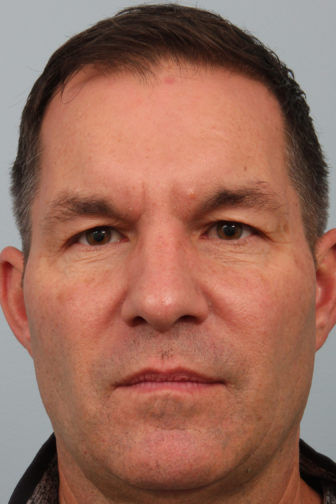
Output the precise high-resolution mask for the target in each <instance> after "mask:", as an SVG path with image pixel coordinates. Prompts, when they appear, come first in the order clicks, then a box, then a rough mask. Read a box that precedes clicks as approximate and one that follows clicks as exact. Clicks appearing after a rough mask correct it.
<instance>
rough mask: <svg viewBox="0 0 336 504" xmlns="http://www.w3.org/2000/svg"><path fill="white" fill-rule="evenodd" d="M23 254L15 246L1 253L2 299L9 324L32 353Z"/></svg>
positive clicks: (0, 284)
mask: <svg viewBox="0 0 336 504" xmlns="http://www.w3.org/2000/svg"><path fill="white" fill-rule="evenodd" d="M23 269H24V261H23V254H22V252H20V251H19V250H18V249H16V248H14V247H7V248H5V249H4V250H3V251H2V252H1V255H0V301H1V306H2V309H3V312H4V314H5V317H6V319H7V322H8V324H9V326H10V327H11V329H12V331H13V333H14V334H15V336H16V338H17V339H18V340H19V342H20V343H21V344H22V345H23V346H24V347H25V348H26V349H27V350H28V352H29V353H30V354H31V344H30V333H29V326H28V320H27V316H26V310H25V305H24V297H23V286H22V275H23Z"/></svg>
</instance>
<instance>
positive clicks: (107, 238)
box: [77, 226, 123, 246]
mask: <svg viewBox="0 0 336 504" xmlns="http://www.w3.org/2000/svg"><path fill="white" fill-rule="evenodd" d="M122 239H123V236H122V235H121V234H120V233H119V231H117V230H116V229H114V228H112V227H110V226H100V227H95V228H92V229H88V230H87V231H84V232H83V233H81V234H80V235H79V237H78V240H77V242H78V243H81V244H82V245H92V246H100V245H106V244H107V243H112V242H120V241H121V240H122Z"/></svg>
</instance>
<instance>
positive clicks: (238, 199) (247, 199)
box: [197, 181, 288, 215]
mask: <svg viewBox="0 0 336 504" xmlns="http://www.w3.org/2000/svg"><path fill="white" fill-rule="evenodd" d="M231 207H242V208H247V209H252V208H253V209H256V210H263V211H268V212H272V213H281V214H283V215H285V214H287V213H288V212H287V208H286V205H285V203H284V202H283V201H281V199H280V198H279V195H278V194H277V193H275V192H274V191H273V189H271V188H270V187H269V186H268V184H266V183H265V182H262V181H259V182H256V183H255V184H253V187H251V186H243V187H239V188H236V189H226V188H225V189H220V190H218V191H216V192H215V194H213V195H211V196H210V197H209V198H208V199H206V200H205V202H204V203H201V204H200V206H199V208H198V209H197V215H204V214H207V213H211V212H214V211H215V210H217V209H219V208H231Z"/></svg>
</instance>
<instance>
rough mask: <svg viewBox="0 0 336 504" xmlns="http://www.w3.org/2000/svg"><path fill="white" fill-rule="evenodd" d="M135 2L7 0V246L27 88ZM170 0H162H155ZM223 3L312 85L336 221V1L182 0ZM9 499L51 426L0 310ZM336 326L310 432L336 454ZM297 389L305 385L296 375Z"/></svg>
mask: <svg viewBox="0 0 336 504" xmlns="http://www.w3.org/2000/svg"><path fill="white" fill-rule="evenodd" d="M137 3H139V2H135V1H132V0H128V1H127V0H120V1H111V0H110V1H108V0H96V1H92V0H91V1H89V0H58V1H57V2H55V1H52V2H51V1H50V0H29V1H28V2H24V1H22V0H1V1H0V7H1V16H0V48H1V49H0V56H1V78H0V86H1V92H0V133H1V135H0V138H1V149H0V167H1V170H0V226H1V227H0V230H1V232H0V247H1V248H2V247H4V246H5V245H9V244H12V245H16V246H19V239H18V235H17V232H16V230H15V226H14V222H13V218H12V216H11V211H10V206H11V204H10V200H9V197H8V179H9V177H8V172H9V166H10V164H11V163H12V161H13V159H14V156H15V150H16V142H17V131H18V124H19V117H20V113H21V110H22V108H23V106H24V103H25V99H26V97H27V94H28V92H29V90H30V88H31V86H32V84H33V82H34V81H35V79H36V78H37V77H38V75H39V74H40V72H41V71H42V69H43V67H44V65H45V63H46V61H47V58H48V57H49V56H50V54H51V53H52V52H53V51H54V50H55V49H56V48H57V47H58V46H59V45H60V44H62V43H63V42H65V41H66V40H67V38H68V37H70V36H71V35H73V34H75V33H76V32H78V31H80V30H82V29H84V28H86V27H88V26H89V25H91V24H93V23H94V22H96V21H98V20H99V19H101V18H103V17H107V16H110V15H112V14H113V13H115V12H116V11H117V10H119V9H121V8H124V7H127V6H129V5H136V4H137ZM152 3H160V2H152ZM180 3H184V4H185V5H192V6H199V7H203V8H208V9H210V10H215V11H217V12H219V13H221V14H222V15H224V16H226V17H228V18H229V19H230V20H231V21H233V22H234V23H236V24H238V25H239V26H241V27H243V28H248V29H249V30H250V31H251V32H253V33H254V34H255V35H257V36H258V37H259V38H260V39H261V40H263V42H265V43H266V44H267V45H269V46H270V47H271V48H272V49H274V50H275V51H276V52H277V53H278V54H279V56H280V57H281V59H283V60H284V61H286V63H287V64H288V65H289V66H290V67H291V68H293V69H294V70H295V76H296V78H297V80H298V81H299V82H300V84H301V86H302V87H303V89H304V90H305V91H306V94H307V97H308V102H309V103H310V106H311V110H312V115H313V118H314V121H315V124H316V128H317V131H318V134H319V136H320V140H321V143H322V146H323V148H324V150H325V154H326V157H327V160H328V162H329V164H330V167H331V189H332V191H331V209H330V221H329V227H332V226H335V225H336V205H335V201H336V198H335V192H336V175H335V170H334V167H335V164H336V142H335V139H334V134H335V133H334V116H335V113H336V63H335V60H334V55H335V49H336V30H335V19H336V2H335V0H319V1H317V0H281V1H279V0H217V1H216V0H199V1H198V2H195V1H184V2H180ZM0 334H1V353H0V394H1V395H0V401H1V415H0V433H1V434H0V502H1V503H5V502H8V498H9V495H10V493H11V490H12V489H13V487H14V486H15V484H16V482H17V480H18V478H19V476H20V475H21V474H22V473H23V471H24V469H25V468H26V467H27V465H28V463H29V462H30V461H31V459H32V457H33V455H34V454H35V452H36V451H37V449H38V448H39V446H40V445H41V443H42V442H43V441H44V440H45V439H46V438H47V436H48V435H49V433H50V432H51V427H50V424H49V421H48V418H47V416H46V414H45V413H44V410H43V407H42V405H41V402H40V398H39V394H38V390H37V387H36V385H35V377H34V371H33V366H32V362H31V360H30V357H29V356H28V354H26V352H25V351H24V350H23V349H22V348H21V347H20V345H19V344H18V343H17V341H16V340H15V339H14V337H13V336H12V335H11V332H10V330H9V329H8V327H7V324H6V322H5V320H4V317H3V316H2V315H0ZM335 335H336V333H335V331H334V334H331V335H330V337H329V340H328V342H327V343H326V345H325V346H324V347H323V348H322V350H320V352H319V353H318V356H317V359H316V372H315V376H314V382H313V387H312V391H311V396H310V401H309V404H308V406H307V410H306V414H305V418H304V420H303V424H302V436H303V437H304V439H305V440H306V441H308V442H309V443H310V444H312V445H313V446H314V447H315V448H316V449H318V450H320V451H323V452H324V453H326V454H328V455H329V456H330V457H333V458H336V439H335V437H334V425H335V423H336V407H335V404H334V403H335V393H334V383H335V378H336V369H335V367H334V355H336V341H335ZM293 387H295V383H293Z"/></svg>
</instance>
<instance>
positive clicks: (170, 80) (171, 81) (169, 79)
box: [164, 75, 176, 84]
mask: <svg viewBox="0 0 336 504" xmlns="http://www.w3.org/2000/svg"><path fill="white" fill-rule="evenodd" d="M175 81H176V79H175V77H172V76H170V75H168V76H167V77H165V79H164V82H165V84H175Z"/></svg>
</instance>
